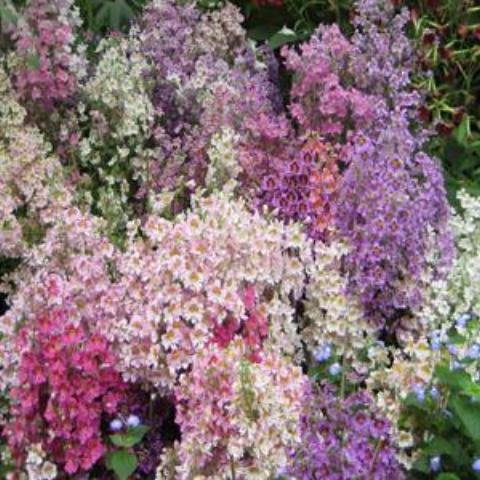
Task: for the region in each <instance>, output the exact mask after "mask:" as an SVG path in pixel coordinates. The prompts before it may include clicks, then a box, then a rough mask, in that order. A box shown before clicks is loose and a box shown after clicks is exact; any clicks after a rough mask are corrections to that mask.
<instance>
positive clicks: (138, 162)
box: [78, 31, 155, 225]
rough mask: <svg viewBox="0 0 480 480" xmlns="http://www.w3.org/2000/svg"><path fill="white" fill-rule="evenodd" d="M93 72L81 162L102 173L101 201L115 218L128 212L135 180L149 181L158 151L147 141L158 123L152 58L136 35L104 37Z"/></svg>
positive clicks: (83, 113) (82, 115)
mask: <svg viewBox="0 0 480 480" xmlns="http://www.w3.org/2000/svg"><path fill="white" fill-rule="evenodd" d="M98 53H99V54H100V55H101V58H100V60H99V63H98V65H97V69H96V71H95V74H94V75H93V77H92V78H91V79H90V80H89V81H88V83H87V84H86V85H85V87H84V89H83V95H84V97H85V103H81V104H80V105H79V107H78V112H79V120H80V124H81V125H87V126H88V128H87V129H86V132H87V136H85V137H84V138H82V139H81V140H80V145H79V154H80V162H81V163H82V164H83V166H84V167H87V168H88V167H91V168H93V169H95V172H96V173H95V174H96V175H98V176H99V177H100V181H101V188H99V191H98V197H99V200H98V207H99V209H100V210H101V211H102V213H103V214H104V216H105V217H106V218H107V219H108V220H109V223H111V224H112V223H113V224H118V225H122V224H125V223H126V221H127V218H128V208H127V205H128V201H129V195H130V193H131V192H130V190H131V185H130V183H131V182H132V181H140V182H141V183H144V182H147V181H148V169H149V161H150V159H151V157H152V155H153V152H152V151H151V149H149V148H146V147H145V141H146V140H147V139H148V138H149V136H150V135H151V132H152V127H153V124H154V119H155V113H154V107H153V105H152V103H151V100H150V98H149V92H148V81H147V80H146V73H147V72H148V64H147V61H146V59H145V57H144V56H143V55H142V54H141V51H140V43H139V41H138V39H137V38H136V36H135V31H133V32H132V34H131V36H130V37H128V38H122V39H108V40H103V41H102V42H101V43H100V45H99V47H98Z"/></svg>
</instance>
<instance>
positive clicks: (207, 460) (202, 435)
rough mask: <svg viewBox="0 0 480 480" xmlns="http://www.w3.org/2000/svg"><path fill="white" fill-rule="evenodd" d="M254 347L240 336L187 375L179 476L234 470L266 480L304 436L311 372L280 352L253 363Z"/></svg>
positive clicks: (182, 388)
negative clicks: (251, 351) (307, 377)
mask: <svg viewBox="0 0 480 480" xmlns="http://www.w3.org/2000/svg"><path fill="white" fill-rule="evenodd" d="M247 352H248V350H246V348H245V346H244V345H243V343H242V341H241V340H240V339H237V340H235V341H234V342H233V343H232V344H230V346H229V347H227V348H226V349H224V350H219V349H218V348H217V347H214V346H213V345H212V346H211V347H210V348H207V349H205V350H203V351H202V352H201V353H199V355H198V356H197V358H196V359H195V361H194V364H193V367H192V371H191V372H189V373H187V374H184V375H182V378H181V381H180V385H179V386H178V388H177V389H176V398H177V401H178V402H179V404H178V412H177V419H176V421H177V422H178V423H179V425H180V429H181V434H182V441H181V443H180V444H179V445H178V446H177V447H176V450H177V456H178V459H179V460H180V465H179V466H178V467H177V471H178V474H179V476H178V477H176V478H181V479H188V478H192V475H194V474H197V475H205V476H207V477H208V478H212V479H223V478H228V476H229V475H231V472H232V471H234V472H236V475H238V478H258V479H265V480H266V479H268V478H270V477H271V475H272V474H274V473H276V472H277V471H278V470H279V469H281V468H283V467H284V466H285V465H286V463H287V455H286V449H287V448H290V447H293V446H294V445H296V443H297V442H298V421H299V418H300V406H301V399H302V394H303V391H304V387H305V377H304V376H303V375H302V373H301V370H300V369H299V367H295V366H293V365H291V364H290V363H289V362H288V361H286V360H285V359H282V358H280V357H278V356H277V355H275V354H273V353H270V352H264V353H263V354H262V356H261V358H260V359H259V361H258V362H251V361H249V360H248V358H247Z"/></svg>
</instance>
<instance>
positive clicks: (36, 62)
mask: <svg viewBox="0 0 480 480" xmlns="http://www.w3.org/2000/svg"><path fill="white" fill-rule="evenodd" d="M27 65H28V66H29V67H30V68H32V69H33V70H38V69H39V68H40V57H39V56H38V54H37V53H32V55H30V56H29V57H28V58H27Z"/></svg>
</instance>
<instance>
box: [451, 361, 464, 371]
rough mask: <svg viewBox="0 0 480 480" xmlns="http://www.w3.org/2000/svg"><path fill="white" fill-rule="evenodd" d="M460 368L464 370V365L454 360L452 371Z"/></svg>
mask: <svg viewBox="0 0 480 480" xmlns="http://www.w3.org/2000/svg"><path fill="white" fill-rule="evenodd" d="M459 368H462V364H461V363H460V362H457V361H456V360H454V361H453V362H452V364H451V365H450V370H458V369H459Z"/></svg>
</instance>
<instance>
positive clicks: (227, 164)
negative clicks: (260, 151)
mask: <svg viewBox="0 0 480 480" xmlns="http://www.w3.org/2000/svg"><path fill="white" fill-rule="evenodd" d="M238 141H239V136H238V135H237V134H235V132H234V131H233V130H232V129H231V128H228V127H226V128H222V129H221V131H220V132H218V133H216V134H215V135H213V137H212V139H211V141H210V148H209V149H208V152H207V153H208V158H209V160H210V161H209V164H208V170H207V176H206V179H205V183H206V185H207V187H210V188H221V187H222V186H223V185H225V184H226V188H230V187H234V186H235V179H236V178H237V176H238V174H239V173H240V172H241V167H240V165H239V163H238V159H237V152H236V151H235V146H236V144H237V142H238Z"/></svg>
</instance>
